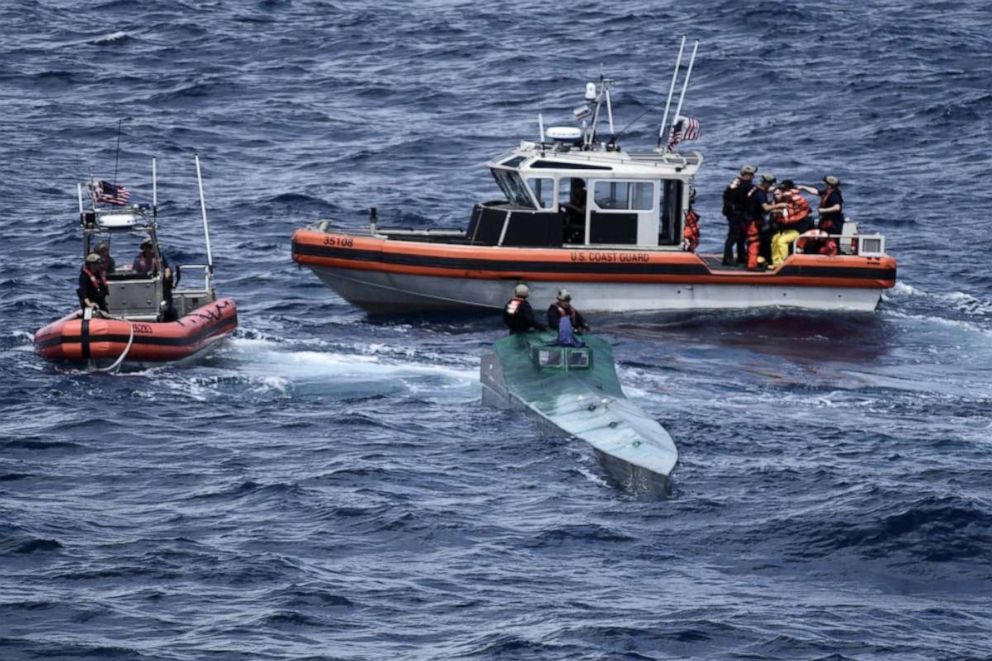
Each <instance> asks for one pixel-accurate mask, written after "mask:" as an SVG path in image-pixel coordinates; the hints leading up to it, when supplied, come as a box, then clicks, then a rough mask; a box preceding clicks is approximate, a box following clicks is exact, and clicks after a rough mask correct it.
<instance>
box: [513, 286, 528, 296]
mask: <svg viewBox="0 0 992 661" xmlns="http://www.w3.org/2000/svg"><path fill="white" fill-rule="evenodd" d="M513 295H514V296H519V297H520V298H527V297H528V296H530V287H528V286H527V285H525V284H524V283H522V282H521V283H520V284H519V285H517V286H516V287H514V288H513Z"/></svg>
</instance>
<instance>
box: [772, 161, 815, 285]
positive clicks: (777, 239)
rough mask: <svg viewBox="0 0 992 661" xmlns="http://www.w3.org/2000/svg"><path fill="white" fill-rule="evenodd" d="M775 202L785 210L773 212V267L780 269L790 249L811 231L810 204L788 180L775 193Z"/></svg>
mask: <svg viewBox="0 0 992 661" xmlns="http://www.w3.org/2000/svg"><path fill="white" fill-rule="evenodd" d="M775 201H776V203H779V204H784V205H785V208H783V209H779V210H777V211H773V212H772V227H773V230H774V231H775V233H774V234H773V235H772V267H773V268H778V267H779V265H780V264H781V263H782V262H784V261H785V259H786V258H787V257H788V256H789V247H790V246H791V245H792V242H793V241H795V240H796V239H797V238H798V237H799V235H800V234H801V233H803V232H805V231H806V230H808V229H810V209H809V202H807V201H806V198H804V197H803V196H802V193H800V192H799V190H798V189H797V188H796V185H795V184H794V183H792V180H790V179H786V180H785V181H783V182H782V184H781V185H780V186H779V188H778V190H777V191H775Z"/></svg>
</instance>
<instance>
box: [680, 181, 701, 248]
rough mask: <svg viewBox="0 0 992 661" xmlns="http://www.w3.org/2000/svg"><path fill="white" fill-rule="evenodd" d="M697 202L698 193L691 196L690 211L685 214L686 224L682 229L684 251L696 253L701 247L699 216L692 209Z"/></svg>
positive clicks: (693, 192) (694, 192)
mask: <svg viewBox="0 0 992 661" xmlns="http://www.w3.org/2000/svg"><path fill="white" fill-rule="evenodd" d="M695 201H696V191H695V189H693V191H692V193H690V194H689V209H688V210H687V211H686V212H685V223H684V224H683V228H682V250H685V251H686V252H696V248H697V247H698V246H699V214H698V213H696V211H695V209H693V208H692V205H693V203H694V202H695Z"/></svg>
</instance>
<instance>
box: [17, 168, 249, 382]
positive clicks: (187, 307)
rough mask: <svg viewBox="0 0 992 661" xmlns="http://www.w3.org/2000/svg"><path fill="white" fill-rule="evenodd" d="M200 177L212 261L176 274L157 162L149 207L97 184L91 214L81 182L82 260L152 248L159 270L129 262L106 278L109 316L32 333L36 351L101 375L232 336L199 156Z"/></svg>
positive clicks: (199, 350) (83, 312)
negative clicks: (167, 249) (218, 286)
mask: <svg viewBox="0 0 992 661" xmlns="http://www.w3.org/2000/svg"><path fill="white" fill-rule="evenodd" d="M196 176H197V182H198V185H199V189H200V209H201V212H202V215H203V231H204V237H205V240H206V249H207V263H206V264H186V265H182V266H179V265H176V266H175V267H174V268H169V266H168V264H167V263H166V260H165V258H164V256H163V255H162V252H161V249H160V247H159V242H158V225H157V218H158V187H157V183H156V176H155V161H154V159H153V160H152V200H153V201H152V205H151V206H147V205H128V204H127V200H128V199H129V196H130V194H129V193H128V192H127V189H126V188H125V187H123V186H118V185H116V184H110V183H108V182H104V181H99V180H93V181H91V182H89V185H88V188H89V193H90V201H91V208H90V209H89V210H85V209H84V206H83V187H82V184H80V185H79V186H78V187H77V191H78V197H79V219H80V227H81V229H82V232H83V257H84V258H85V257H87V256H88V255H90V254H92V253H93V252H94V251H95V249H96V246H97V245H99V244H101V243H105V244H106V245H107V246H108V247H109V248H111V249H114V251H115V252H116V254H117V256H118V258H121V257H123V256H125V255H127V256H130V255H133V254H135V253H136V252H137V251H138V246H139V245H141V244H150V245H151V249H152V254H151V256H150V258H153V259H154V263H155V264H156V266H155V268H154V269H153V270H151V271H150V272H148V273H142V272H136V271H135V270H134V269H133V268H132V265H131V264H130V263H126V264H121V265H120V266H118V267H116V268H114V269H113V270H112V271H110V272H108V273H106V274H105V276H104V277H105V280H106V281H105V283H104V285H105V286H106V288H107V291H108V294H107V307H108V308H109V312H101V311H99V310H94V309H91V308H86V309H77V310H74V311H73V312H70V313H69V314H67V315H66V316H64V317H62V318H61V319H59V320H57V321H54V322H52V323H51V324H49V325H47V326H45V327H44V328H42V329H41V330H39V331H38V332H37V333H35V336H34V349H35V352H36V353H38V354H39V355H40V356H42V357H44V358H46V359H48V360H52V361H60V362H62V361H64V362H73V363H83V364H86V365H88V366H89V368H90V369H93V370H96V371H110V370H113V369H117V368H119V367H120V366H121V365H122V364H129V365H134V364H146V363H162V362H167V361H176V360H187V359H193V358H195V357H197V356H200V355H202V354H204V353H206V352H207V351H208V350H210V349H212V348H214V347H215V346H216V345H217V344H218V343H219V342H220V341H221V340H223V339H224V338H225V337H227V336H228V335H230V334H231V333H232V332H234V330H235V329H236V328H237V326H238V310H237V306H236V305H235V303H234V301H233V300H231V299H229V298H222V299H217V295H216V292H215V290H214V286H213V274H214V268H213V258H212V256H211V251H210V233H209V230H208V228H207V213H206V204H205V202H204V198H203V181H202V177H201V176H200V160H199V157H197V158H196ZM129 249H130V250H129ZM197 272H200V273H202V281H200V282H197V283H195V284H190V281H189V278H190V277H191V274H195V273H197ZM184 280H185V282H184ZM80 297H82V295H81V294H80Z"/></svg>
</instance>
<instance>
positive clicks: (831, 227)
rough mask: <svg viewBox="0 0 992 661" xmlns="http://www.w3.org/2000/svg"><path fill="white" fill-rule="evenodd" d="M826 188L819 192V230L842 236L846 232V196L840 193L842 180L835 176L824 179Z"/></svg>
mask: <svg viewBox="0 0 992 661" xmlns="http://www.w3.org/2000/svg"><path fill="white" fill-rule="evenodd" d="M823 183H824V184H826V188H824V189H823V190H822V191H817V194H818V195H819V196H820V207H819V208H818V209H817V212H819V214H820V226H819V229H821V230H823V231H824V232H827V233H828V234H842V233H843V232H844V196H843V195H841V192H840V179H838V178H837V177H835V176H833V175H829V174H828V175H827V176H826V177H824V178H823Z"/></svg>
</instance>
